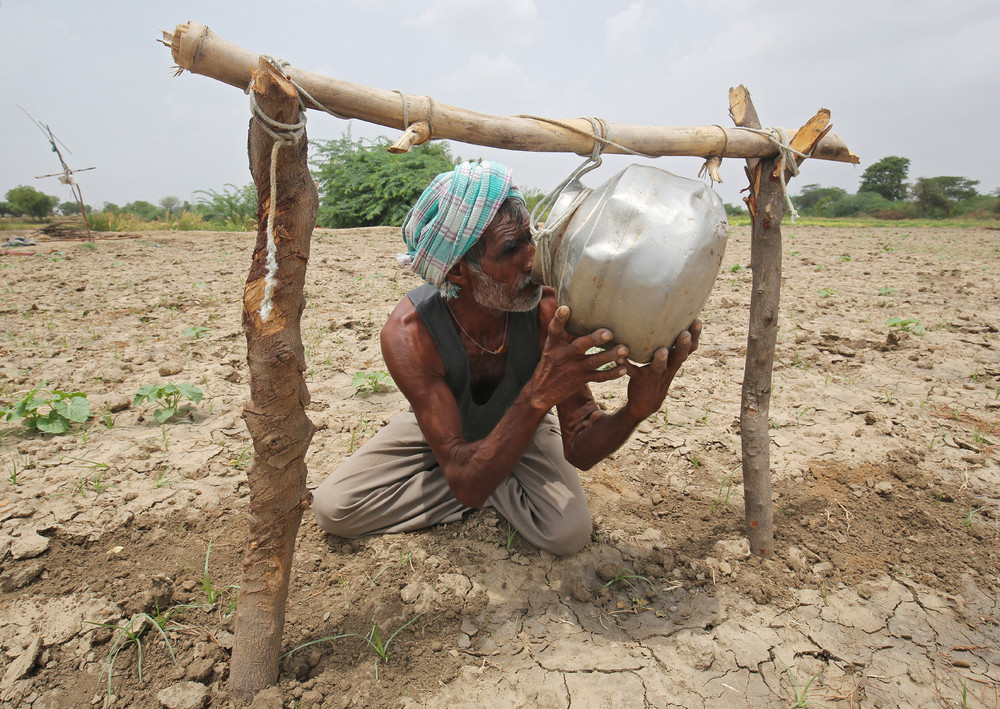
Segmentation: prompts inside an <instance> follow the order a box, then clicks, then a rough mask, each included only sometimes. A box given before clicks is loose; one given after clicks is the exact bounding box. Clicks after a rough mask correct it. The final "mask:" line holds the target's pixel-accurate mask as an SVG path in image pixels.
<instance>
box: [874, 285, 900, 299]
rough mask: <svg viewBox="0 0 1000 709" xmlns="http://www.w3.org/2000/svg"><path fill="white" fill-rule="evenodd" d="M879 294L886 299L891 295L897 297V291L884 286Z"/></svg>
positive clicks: (879, 290)
mask: <svg viewBox="0 0 1000 709" xmlns="http://www.w3.org/2000/svg"><path fill="white" fill-rule="evenodd" d="M878 294H879V295H881V296H883V297H886V296H890V295H896V291H894V290H893V289H892V288H890V287H889V286H882V287H881V288H879V289H878Z"/></svg>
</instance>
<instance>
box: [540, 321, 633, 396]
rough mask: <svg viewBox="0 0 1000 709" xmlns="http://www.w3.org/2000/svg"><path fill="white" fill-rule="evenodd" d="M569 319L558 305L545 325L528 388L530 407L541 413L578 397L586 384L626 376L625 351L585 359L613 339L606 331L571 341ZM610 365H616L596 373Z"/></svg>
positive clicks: (614, 350) (615, 349)
mask: <svg viewBox="0 0 1000 709" xmlns="http://www.w3.org/2000/svg"><path fill="white" fill-rule="evenodd" d="M569 315H570V312H569V308H568V307H567V306H565V305H561V306H559V307H558V308H557V309H556V312H555V314H554V315H553V316H552V319H551V320H550V321H549V326H548V333H547V337H546V338H545V347H544V348H543V349H542V356H541V360H540V361H539V363H538V366H537V367H536V368H535V374H534V376H533V377H532V380H531V383H530V384H529V386H531V387H532V390H531V402H532V405H534V406H537V407H538V408H539V409H541V410H544V411H548V410H549V409H551V408H552V407H553V406H555V405H557V404H559V403H560V402H563V401H565V400H566V399H568V398H570V397H571V396H573V395H574V394H577V393H579V392H580V388H581V387H583V386H585V385H587V384H589V383H590V382H606V381H610V380H612V379H618V378H619V377H621V376H623V375H624V374H625V373H626V369H625V367H624V366H623V365H624V361H625V356H626V355H627V354H628V348H627V347H625V346H624V345H618V346H616V347H612V348H611V349H608V350H602V351H601V352H596V353H594V354H589V355H588V354H587V352H589V351H590V350H591V349H592V348H594V347H603V346H604V345H606V344H607V343H608V342H609V341H610V340H611V338H612V337H613V335H612V333H611V331H610V330H608V329H607V328H601V329H599V330H595V331H594V332H592V333H590V334H589V335H584V336H583V337H577V338H573V337H572V336H571V335H570V334H569V333H567V332H566V323H567V322H568V321H569ZM611 362H616V363H617V365H616V366H614V367H610V368H609V369H606V370H601V369H600V368H601V367H603V366H604V365H606V364H608V363H611Z"/></svg>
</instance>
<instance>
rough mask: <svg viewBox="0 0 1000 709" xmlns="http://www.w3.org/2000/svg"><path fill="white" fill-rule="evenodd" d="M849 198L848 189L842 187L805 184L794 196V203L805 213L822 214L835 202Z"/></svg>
mask: <svg viewBox="0 0 1000 709" xmlns="http://www.w3.org/2000/svg"><path fill="white" fill-rule="evenodd" d="M846 198H847V190H845V189H842V188H840V187H822V186H821V185H817V184H812V185H804V186H803V187H802V191H801V193H800V194H798V195H796V196H794V197H792V204H794V205H795V208H796V209H797V210H799V211H801V212H803V213H804V214H812V215H817V216H822V215H824V214H825V212H826V211H827V210H828V209H829V208H830V207H831V206H832V205H834V204H836V203H837V202H839V201H840V200H842V199H846Z"/></svg>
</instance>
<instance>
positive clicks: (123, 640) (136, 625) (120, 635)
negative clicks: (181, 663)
mask: <svg viewBox="0 0 1000 709" xmlns="http://www.w3.org/2000/svg"><path fill="white" fill-rule="evenodd" d="M85 622H87V623H89V624H90V625H96V626H97V627H99V628H110V629H112V630H114V631H115V633H114V639H113V640H112V643H111V648H110V649H109V650H108V657H107V659H106V660H105V661H104V669H103V670H102V672H101V675H102V676H103V674H104V673H105V672H106V673H107V675H108V689H107V693H106V695H105V698H104V707H105V709H108V707H110V706H111V697H112V692H111V682H112V679H113V677H114V672H115V661H116V660H117V659H118V655H120V654H121V652H122V651H123V650H124V649H125V648H127V647H128V646H129V645H135V649H136V664H137V668H138V674H139V681H140V682H142V652H143V649H142V638H143V636H144V635H145V634H146V632H147V631H148V630H149V629H150V628H155V629H156V631H157V632H158V633H159V634H160V637H161V638H163V643H164V644H165V645H166V646H167V651H168V652H169V653H170V659H171V661H172V662H173V663H174V665H175V666H176V665H177V658H176V657H175V656H174V648H173V645H171V644H170V639H169V638H168V637H167V633H166V631H164V629H163V627H162V626H160V625H159V624H157V622H156V620H155V619H154V618H153V617H152V616H151V615H149V614H148V613H137V614H136V615H134V616H132V617H131V618H129V619H128V621H126V622H125V624H124V625H114V624H110V623H93V622H91V621H85ZM98 681H100V677H98Z"/></svg>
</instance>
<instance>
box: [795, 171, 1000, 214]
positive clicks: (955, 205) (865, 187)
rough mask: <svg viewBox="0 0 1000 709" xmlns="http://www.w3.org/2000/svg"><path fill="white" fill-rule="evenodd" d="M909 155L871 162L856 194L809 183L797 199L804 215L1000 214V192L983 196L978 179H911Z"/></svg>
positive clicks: (800, 212)
mask: <svg viewBox="0 0 1000 709" xmlns="http://www.w3.org/2000/svg"><path fill="white" fill-rule="evenodd" d="M909 170H910V160H909V158H903V157H899V156H897V155H889V156H887V157H884V158H882V159H881V160H879V161H877V162H874V163H872V164H871V165H869V166H868V167H867V168H866V169H865V171H864V173H862V175H861V184H860V185H859V186H858V191H857V193H855V194H849V193H848V192H847V190H845V189H842V188H840V187H823V186H822V185H817V184H812V185H805V186H804V187H803V188H802V190H801V191H800V193H799V194H798V195H796V196H795V197H792V204H794V205H795V208H796V209H797V210H798V212H799V214H801V215H803V216H813V217H858V216H869V217H875V218H876V219H916V218H924V219H938V218H943V217H966V218H972V219H995V218H997V216H998V215H1000V190H994V191H993V193H992V194H986V195H984V194H980V193H979V192H978V190H977V189H976V187H977V186H978V185H979V180H971V179H969V178H967V177H956V176H950V175H942V176H939V177H920V178H917V180H916V181H915V182H913V183H909V182H907V179H908V176H909Z"/></svg>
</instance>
